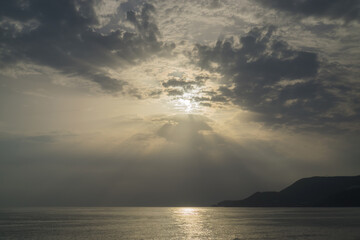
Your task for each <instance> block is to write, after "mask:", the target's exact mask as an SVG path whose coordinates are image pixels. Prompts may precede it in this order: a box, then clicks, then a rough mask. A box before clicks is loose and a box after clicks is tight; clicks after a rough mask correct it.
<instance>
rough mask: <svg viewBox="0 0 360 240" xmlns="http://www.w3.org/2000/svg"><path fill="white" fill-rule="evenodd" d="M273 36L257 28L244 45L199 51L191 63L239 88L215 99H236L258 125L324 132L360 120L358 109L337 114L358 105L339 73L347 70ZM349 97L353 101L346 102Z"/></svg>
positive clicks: (243, 39)
mask: <svg viewBox="0 0 360 240" xmlns="http://www.w3.org/2000/svg"><path fill="white" fill-rule="evenodd" d="M274 30H275V28H274V27H272V26H269V27H263V28H253V29H252V30H250V31H249V32H248V33H247V34H246V35H245V36H242V37H240V38H239V42H240V43H239V44H236V43H233V41H231V40H226V39H225V40H218V41H217V42H216V44H215V46H208V45H200V44H197V45H196V46H195V48H194V50H193V53H192V56H191V58H192V61H193V62H194V63H195V64H196V65H198V66H199V67H201V68H202V69H204V70H208V71H210V72H218V73H221V74H222V75H223V77H224V79H226V80H227V81H228V83H229V84H234V88H228V87H226V86H224V87H221V89H219V92H220V93H221V95H222V96H223V97H226V98H221V97H217V98H216V99H217V100H221V101H226V99H227V98H228V99H231V101H232V102H233V103H235V104H237V105H239V106H241V107H242V108H243V109H246V110H250V111H254V112H257V113H260V114H261V115H260V116H261V117H259V119H257V120H258V121H263V122H265V123H267V124H270V125H276V124H280V125H290V126H292V127H295V126H296V127H299V128H301V127H303V126H302V125H308V124H310V125H313V126H317V127H319V126H321V125H324V124H327V123H329V124H331V123H333V122H334V120H335V119H336V121H349V120H350V121H351V119H354V118H355V119H358V118H359V116H360V113H359V111H357V110H356V109H357V108H358V107H355V108H353V109H352V110H353V114H352V116H350V117H349V116H346V115H343V114H342V113H341V112H337V113H335V112H336V110H335V109H336V108H338V105H339V104H341V103H342V102H343V101H351V102H352V103H353V104H355V105H358V104H356V103H355V102H354V100H355V97H356V95H357V94H352V93H350V89H349V88H348V86H349V83H348V82H347V80H346V77H345V75H346V74H345V71H340V70H339V69H341V68H342V67H341V66H336V65H332V66H331V65H330V64H328V63H326V62H325V61H320V59H319V57H318V54H317V53H315V52H309V51H303V50H296V49H293V48H292V47H291V46H290V45H289V44H288V43H287V42H285V41H284V40H280V39H279V38H278V37H276V36H274V34H273V33H274ZM334 66H335V67H334ZM347 96H352V97H351V98H350V99H347V100H345V99H346V98H347ZM349 105H350V104H349ZM335 114H336V117H334V115H335ZM332 127H333V126H331V127H330V128H332Z"/></svg>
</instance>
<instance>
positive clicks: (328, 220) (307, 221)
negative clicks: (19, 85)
mask: <svg viewBox="0 0 360 240" xmlns="http://www.w3.org/2000/svg"><path fill="white" fill-rule="evenodd" d="M0 239H31V240H33V239H34V240H35V239H36V240H41V239H46V240H49V239H50V240H51V239H56V240H57V239H61V240H67V239H86V240H92V239H94V240H95V239H96V240H105V239H230V240H238V239H246V240H255V239H256V240H258V239H259V240H260V239H261V240H268V239H276V240H285V239H286V240H288V239H291V240H305V239H309V240H310V239H311V240H359V239H360V208H221V207H209V208H207V207H204V208H203V207H106V208H97V207H92V208H70V207H67V208H12V209H0Z"/></svg>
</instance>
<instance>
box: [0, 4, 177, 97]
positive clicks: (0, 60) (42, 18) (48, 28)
mask: <svg viewBox="0 0 360 240" xmlns="http://www.w3.org/2000/svg"><path fill="white" fill-rule="evenodd" d="M96 7H97V2H96V1H91V0H89V1H76V0H65V1H61V2H49V1H45V0H39V1H35V0H30V1H25V2H24V1H10V2H9V1H5V2H4V1H2V2H1V3H0V9H1V11H0V22H1V24H0V32H1V34H0V42H1V45H0V48H1V54H0V66H1V67H2V68H4V67H9V66H11V65H12V64H16V63H19V62H25V63H35V64H38V65H43V66H48V67H52V68H54V69H56V70H58V71H60V72H61V73H63V74H65V75H67V76H78V77H81V78H85V79H88V80H90V81H92V82H94V83H96V84H98V85H99V86H100V87H101V88H102V90H104V91H105V92H109V93H116V92H121V91H122V90H123V87H124V86H125V85H127V84H128V83H127V82H126V81H125V80H123V79H119V78H117V77H113V76H111V75H110V74H109V71H108V69H116V68H119V67H120V68H123V67H126V66H128V65H134V64H137V63H138V62H141V61H143V60H145V59H147V58H148V57H150V56H153V55H158V54H162V53H164V52H168V51H170V50H171V49H173V48H174V45H173V44H166V43H163V42H161V41H159V37H160V32H159V30H158V28H157V25H156V23H155V22H154V19H153V17H152V15H153V14H154V12H155V7H154V6H152V5H150V4H143V5H142V8H141V9H140V10H139V11H137V12H134V11H128V12H127V21H128V22H129V23H131V24H132V25H133V26H134V27H135V29H134V30H133V31H130V30H127V31H125V30H121V29H119V28H118V29H115V30H113V31H110V32H109V33H106V34H105V33H101V32H100V31H98V30H96V27H97V24H98V23H99V21H98V17H97V15H96V13H95V8H96ZM118 11H120V9H119V10H118ZM118 14H120V13H118Z"/></svg>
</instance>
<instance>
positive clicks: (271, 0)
mask: <svg viewBox="0 0 360 240" xmlns="http://www.w3.org/2000/svg"><path fill="white" fill-rule="evenodd" d="M257 1H258V2H259V3H261V4H262V5H264V6H266V7H270V8H274V9H278V10H281V11H286V12H288V13H291V14H298V15H302V16H316V17H327V18H331V19H344V20H345V21H352V20H356V21H360V2H359V1H358V0H317V1H312V0H257Z"/></svg>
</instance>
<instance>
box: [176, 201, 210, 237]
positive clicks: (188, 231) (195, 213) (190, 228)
mask: <svg viewBox="0 0 360 240" xmlns="http://www.w3.org/2000/svg"><path fill="white" fill-rule="evenodd" d="M173 214H174V215H173V216H174V218H175V221H176V222H177V225H178V227H180V229H181V232H182V233H183V234H185V236H186V239H199V237H200V236H202V237H204V236H210V231H209V229H207V228H206V226H205V225H206V221H205V219H203V216H202V214H201V209H200V208H190V207H184V208H176V209H175V210H174V212H173Z"/></svg>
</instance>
